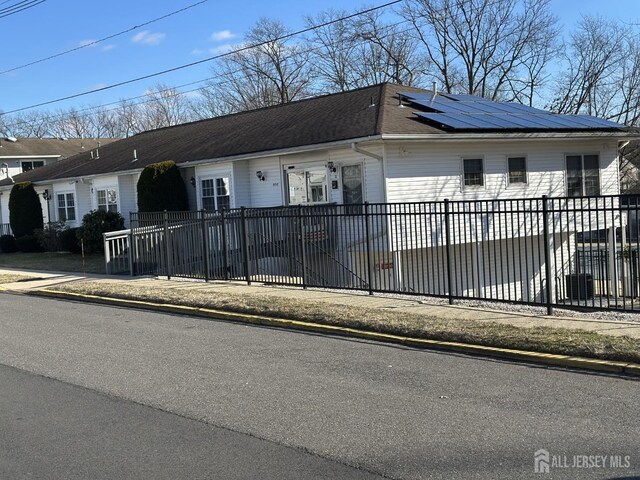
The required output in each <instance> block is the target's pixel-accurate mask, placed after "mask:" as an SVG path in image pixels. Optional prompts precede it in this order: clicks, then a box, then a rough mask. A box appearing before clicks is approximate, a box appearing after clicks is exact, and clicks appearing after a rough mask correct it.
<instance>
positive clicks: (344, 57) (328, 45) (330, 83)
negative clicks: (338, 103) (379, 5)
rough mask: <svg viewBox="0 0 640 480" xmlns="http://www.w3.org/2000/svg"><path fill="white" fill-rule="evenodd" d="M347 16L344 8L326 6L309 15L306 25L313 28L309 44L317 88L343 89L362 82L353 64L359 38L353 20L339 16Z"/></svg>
mask: <svg viewBox="0 0 640 480" xmlns="http://www.w3.org/2000/svg"><path fill="white" fill-rule="evenodd" d="M346 16H347V12H346V11H344V10H327V11H326V12H322V13H319V14H318V15H317V16H315V17H307V18H306V23H307V26H308V27H313V28H314V30H312V31H311V34H310V35H309V36H308V37H307V39H306V47H307V48H308V49H309V50H310V51H311V55H312V58H313V64H314V67H315V73H316V80H317V83H318V88H319V90H320V91H322V92H325V93H328V92H344V91H346V90H351V89H353V88H357V87H359V86H361V83H362V82H361V81H360V79H359V78H358V75H357V73H356V72H355V68H354V65H355V63H356V61H357V51H356V47H357V44H358V42H357V41H356V38H355V35H354V31H353V22H352V21H350V20H340V19H342V18H344V17H346ZM330 22H334V23H330ZM327 23H328V24H329V25H325V24H327ZM321 25H323V26H321Z"/></svg>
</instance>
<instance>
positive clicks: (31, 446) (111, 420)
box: [0, 366, 381, 480]
mask: <svg viewBox="0 0 640 480" xmlns="http://www.w3.org/2000/svg"><path fill="white" fill-rule="evenodd" d="M0 385H2V392H1V393H0V429H1V431H2V439H3V441H2V442H1V443H0V478H3V479H20V478H31V479H35V478H37V479H47V480H58V479H59V480H67V479H82V480H86V479H134V478H135V479H138V478H140V479H147V478H148V479H168V480H169V479H170V480H176V479H182V478H184V479H211V478H219V479H245V478H258V477H259V478H261V479H274V480H276V479H291V480H298V479H300V478H313V479H329V478H347V479H362V480H365V479H374V478H381V477H379V476H377V475H372V474H368V473H365V472H360V471H358V470H356V469H354V468H350V467H347V466H344V465H341V464H339V463H336V462H333V461H331V460H326V459H322V458H319V457H316V456H314V455H311V454H309V453H303V452H301V451H298V450H295V449H292V448H289V447H283V446H281V445H276V444H275V443H272V442H269V441H267V440H260V439H257V438H253V437H250V436H248V435H244V434H241V433H235V432H231V431H228V430H225V429H222V428H219V427H214V426H210V425H207V424H205V423H202V422H197V421H195V420H189V419H186V418H183V417H180V416H177V415H174V414H171V413H166V412H162V411H160V410H157V409H153V408H149V407H145V406H142V405H138V404H135V403H132V402H128V401H125V400H120V399H117V398H114V397H108V396H105V395H102V394H99V393H96V392H94V391H92V390H87V389H85V388H81V387H76V386H73V385H69V384H66V383H62V382H59V381H56V380H51V379H48V378H44V377H40V376H36V375H33V374H30V373H26V372H23V371H20V370H15V369H12V368H10V367H4V366H0Z"/></svg>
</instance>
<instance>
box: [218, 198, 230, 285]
mask: <svg viewBox="0 0 640 480" xmlns="http://www.w3.org/2000/svg"><path fill="white" fill-rule="evenodd" d="M220 235H221V236H222V268H223V270H224V279H225V280H229V261H228V259H227V226H226V224H225V220H224V208H223V209H221V210H220Z"/></svg>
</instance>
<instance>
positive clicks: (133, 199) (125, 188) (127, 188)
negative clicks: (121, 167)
mask: <svg viewBox="0 0 640 480" xmlns="http://www.w3.org/2000/svg"><path fill="white" fill-rule="evenodd" d="M139 177H140V175H138V174H132V175H120V176H119V177H118V193H119V194H120V198H118V205H119V206H118V211H119V212H120V213H121V214H122V216H123V217H124V223H125V226H126V227H128V226H129V221H130V217H131V215H130V213H131V212H136V211H138V191H137V185H138V178H139ZM189 188H192V187H191V186H190V185H189Z"/></svg>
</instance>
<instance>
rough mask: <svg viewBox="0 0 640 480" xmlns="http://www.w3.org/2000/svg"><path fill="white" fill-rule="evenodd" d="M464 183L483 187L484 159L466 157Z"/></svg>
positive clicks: (468, 185)
mask: <svg viewBox="0 0 640 480" xmlns="http://www.w3.org/2000/svg"><path fill="white" fill-rule="evenodd" d="M462 176H463V180H464V181H463V185H464V186H465V187H481V186H483V185H484V161H483V159H482V158H464V159H463V160H462Z"/></svg>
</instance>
